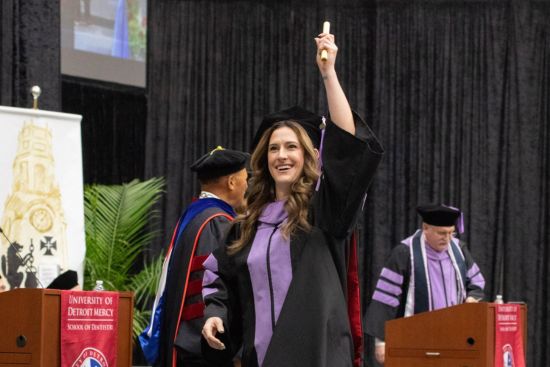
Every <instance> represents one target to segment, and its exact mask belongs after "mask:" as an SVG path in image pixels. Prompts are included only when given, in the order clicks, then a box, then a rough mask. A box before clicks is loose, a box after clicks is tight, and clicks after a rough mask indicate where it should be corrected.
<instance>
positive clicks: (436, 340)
mask: <svg viewBox="0 0 550 367" xmlns="http://www.w3.org/2000/svg"><path fill="white" fill-rule="evenodd" d="M496 306H497V305H495V304H493V303H465V304H461V305H457V306H454V307H449V308H444V309H440V310H436V311H432V312H424V313H420V314H417V315H414V316H411V317H405V318H400V319H395V320H391V321H388V322H386V361H385V364H384V366H385V367H396V366H400V367H401V366H402V367H493V366H494V350H495V314H496ZM520 318H521V322H522V325H523V345H524V349H525V348H526V347H527V343H526V336H527V307H526V306H525V305H521V306H520ZM525 352H526V349H525Z"/></svg>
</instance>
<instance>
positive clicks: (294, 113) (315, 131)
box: [251, 106, 324, 151]
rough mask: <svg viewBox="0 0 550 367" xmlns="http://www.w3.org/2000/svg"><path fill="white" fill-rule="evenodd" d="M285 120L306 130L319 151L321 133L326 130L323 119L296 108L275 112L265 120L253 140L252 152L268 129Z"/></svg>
mask: <svg viewBox="0 0 550 367" xmlns="http://www.w3.org/2000/svg"><path fill="white" fill-rule="evenodd" d="M285 120H292V121H296V122H297V123H299V124H300V125H301V126H302V127H303V128H304V129H305V130H306V132H307V134H308V135H309V138H310V139H311V142H312V143H313V146H314V147H315V148H317V149H319V144H320V143H321V131H322V129H323V128H324V124H323V118H322V117H321V116H319V115H317V114H315V113H313V112H310V111H308V110H306V109H303V108H302V107H299V106H294V107H290V108H287V109H285V110H282V111H278V112H274V113H272V114H269V115H267V116H265V117H264V118H263V120H262V123H261V124H260V127H259V128H258V130H257V131H256V134H255V135H254V139H253V140H252V147H251V150H252V151H253V150H254V149H256V146H257V145H258V143H259V142H260V139H261V138H262V135H263V134H264V133H265V131H266V130H267V129H269V128H270V127H271V126H273V124H275V123H276V122H279V121H285Z"/></svg>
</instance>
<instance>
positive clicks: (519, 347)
mask: <svg viewBox="0 0 550 367" xmlns="http://www.w3.org/2000/svg"><path fill="white" fill-rule="evenodd" d="M519 310H520V307H519V305H511V304H506V305H497V307H496V317H495V322H496V325H495V367H525V354H524V353H523V335H522V333H523V325H522V324H521V318H520V314H519Z"/></svg>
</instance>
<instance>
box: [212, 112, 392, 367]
mask: <svg viewBox="0 0 550 367" xmlns="http://www.w3.org/2000/svg"><path fill="white" fill-rule="evenodd" d="M356 120H357V119H356ZM356 124H357V125H358V126H357V133H356V135H357V136H353V135H351V134H349V133H347V132H345V131H343V130H342V129H340V128H339V127H337V126H336V125H334V124H333V123H330V122H329V124H328V125H327V131H326V136H325V141H324V152H323V175H322V182H321V186H320V189H319V191H318V192H316V193H315V196H314V198H313V199H312V200H313V202H312V204H313V205H312V206H311V208H310V223H311V224H312V225H313V228H312V230H311V231H310V232H308V233H304V232H298V233H296V234H295V235H294V236H292V237H291V239H290V258H291V263H292V264H291V265H292V273H293V274H292V280H291V283H290V286H289V289H288V292H287V294H286V298H285V300H284V303H283V306H282V309H281V312H280V314H279V318H278V319H277V322H276V326H275V328H274V330H273V334H272V337H271V340H270V343H269V346H268V349H267V352H266V355H265V358H264V361H263V364H262V366H263V367H275V366H277V367H280V366H287V367H293V366H295V367H298V366H299V367H339V366H342V367H344V366H346V367H350V366H352V365H353V353H354V352H353V340H352V336H351V332H350V325H349V320H348V312H347V303H346V292H347V284H346V281H347V279H346V276H347V255H348V253H349V247H348V245H349V241H347V240H348V237H349V234H350V232H351V229H352V227H353V224H354V221H355V218H356V214H357V212H358V210H359V208H360V207H361V205H362V203H363V198H364V196H365V193H366V190H367V188H368V186H369V184H370V182H371V180H372V177H373V175H374V172H375V170H376V167H377V165H378V163H379V161H380V158H381V156H382V153H383V150H382V147H381V146H380V144H379V143H378V141H377V139H376V137H375V136H374V134H373V133H372V132H371V131H370V129H369V128H368V126H366V124H364V123H363V122H362V121H360V120H359V121H356ZM237 234H238V228H236V226H234V227H233V228H232V230H231V232H230V235H229V237H228V239H227V241H226V243H231V241H232V240H233V239H234V238H235V236H236V235H237ZM250 248H251V246H247V247H245V248H244V249H243V250H241V251H240V252H239V253H237V254H236V255H234V256H228V255H227V254H226V252H225V251H224V250H223V249H221V248H219V249H217V250H215V251H214V253H213V256H214V257H215V258H216V260H217V265H218V272H217V275H218V276H219V278H218V279H217V280H216V281H215V282H214V283H213V284H214V285H215V287H216V288H217V290H218V291H217V292H215V293H213V294H211V295H209V296H207V297H205V302H206V306H207V308H206V310H205V319H206V318H208V317H211V316H218V317H221V318H222V320H223V321H224V325H225V330H226V332H225V333H224V334H221V335H220V334H218V336H219V337H220V338H221V339H222V340H224V342H225V344H226V347H230V346H231V348H228V349H227V350H226V351H221V352H220V351H216V350H214V349H212V348H210V347H208V345H207V344H206V343H205V342H203V354H204V355H205V357H207V358H210V359H211V360H213V361H218V362H220V361H223V360H224V358H231V357H232V356H233V355H234V353H235V352H236V350H237V349H236V348H238V347H239V346H240V345H241V343H242V366H243V367H252V366H258V358H257V355H256V351H255V348H254V334H255V309H254V301H253V299H254V298H253V293H252V285H251V280H250V273H249V270H248V267H247V258H248V254H249V253H250Z"/></svg>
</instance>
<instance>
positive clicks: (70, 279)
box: [46, 270, 78, 289]
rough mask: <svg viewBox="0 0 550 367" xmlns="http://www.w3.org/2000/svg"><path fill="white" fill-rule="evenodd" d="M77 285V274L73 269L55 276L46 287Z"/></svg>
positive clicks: (60, 287) (69, 287)
mask: <svg viewBox="0 0 550 367" xmlns="http://www.w3.org/2000/svg"><path fill="white" fill-rule="evenodd" d="M77 285H78V275H77V274H76V271H74V270H67V271H66V272H64V273H61V274H60V275H59V276H58V277H57V278H55V279H54V280H53V281H52V282H51V283H50V284H49V285H48V286H47V287H46V288H48V289H73V288H74V287H76V286H77Z"/></svg>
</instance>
